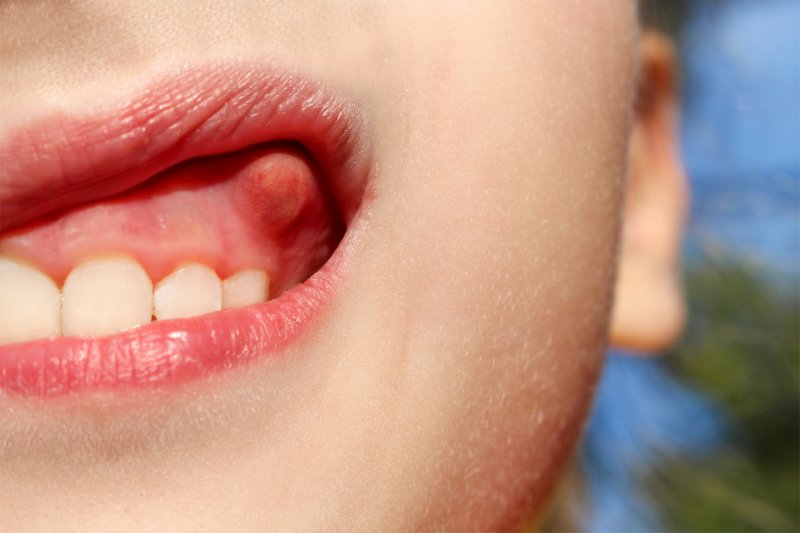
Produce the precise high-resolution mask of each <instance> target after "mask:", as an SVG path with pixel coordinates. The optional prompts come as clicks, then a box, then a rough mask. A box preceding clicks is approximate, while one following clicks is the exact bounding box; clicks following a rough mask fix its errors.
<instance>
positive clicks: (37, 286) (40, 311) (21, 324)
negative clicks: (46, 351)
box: [0, 258, 61, 344]
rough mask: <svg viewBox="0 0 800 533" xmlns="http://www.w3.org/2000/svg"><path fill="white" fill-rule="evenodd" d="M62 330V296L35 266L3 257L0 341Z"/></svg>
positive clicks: (4, 342) (29, 337)
mask: <svg viewBox="0 0 800 533" xmlns="http://www.w3.org/2000/svg"><path fill="white" fill-rule="evenodd" d="M60 333H61V295H60V294H59V292H58V287H57V286H56V284H55V283H53V281H52V280H51V279H50V278H49V277H47V276H45V275H44V274H43V273H42V272H40V271H39V270H37V269H36V268H34V267H31V266H28V265H26V264H23V263H19V262H16V261H12V260H10V259H3V258H0V344H10V343H13V342H24V341H28V340H32V339H39V338H45V337H53V336H57V335H59V334H60Z"/></svg>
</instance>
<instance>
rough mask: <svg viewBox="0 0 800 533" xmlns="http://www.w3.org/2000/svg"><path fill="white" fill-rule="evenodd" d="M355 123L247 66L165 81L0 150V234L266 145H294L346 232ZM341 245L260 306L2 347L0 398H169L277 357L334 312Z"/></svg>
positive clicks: (50, 123) (318, 92)
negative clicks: (129, 394) (190, 163)
mask: <svg viewBox="0 0 800 533" xmlns="http://www.w3.org/2000/svg"><path fill="white" fill-rule="evenodd" d="M357 119H358V115H357V113H355V112H354V109H353V107H352V106H350V105H349V104H347V102H346V101H345V100H344V99H342V98H341V97H339V96H337V95H335V94H331V93H329V92H327V91H325V90H324V89H323V88H321V87H319V86H317V85H316V84H314V83H312V82H310V81H308V80H306V79H303V78H300V77H298V76H295V75H291V74H284V73H279V72H276V71H274V70H271V69H269V68H265V67H264V66H258V65H252V64H240V65H233V66H232V65H211V66H206V67H203V68H199V69H191V70H186V71H182V72H180V73H177V74H175V73H173V74H170V75H167V76H165V77H163V78H162V79H161V80H159V81H158V82H156V83H153V84H152V85H151V86H150V87H149V88H147V89H146V90H145V91H144V92H143V93H141V95H140V96H138V97H135V98H133V99H132V100H130V101H129V102H127V103H126V104H125V105H123V106H122V107H119V108H117V109H106V110H102V111H98V112H95V113H93V114H92V115H91V116H88V117H82V118H77V119H76V118H71V117H66V116H50V117H45V118H44V119H41V120H38V121H36V122H35V123H32V124H29V125H27V126H26V127H24V128H23V129H19V130H16V131H15V132H14V133H13V134H12V136H11V137H9V138H8V139H7V140H5V141H2V142H0V230H3V231H5V230H8V229H10V228H12V227H15V226H17V225H20V224H23V223H25V222H28V221H30V220H31V219H33V218H35V217H38V216H42V215H44V214H47V213H50V212H52V211H55V210H58V209H61V208H65V207H68V206H71V205H75V204H78V203H83V202H89V201H92V200H96V199H99V198H103V197H107V196H110V195H113V194H117V193H120V192H122V191H124V190H127V189H129V188H131V187H134V186H135V185H137V184H139V183H141V182H143V181H145V180H147V179H149V178H150V177H152V176H154V175H155V174H157V173H158V172H159V171H161V170H163V169H165V168H167V167H170V166H172V165H175V164H177V163H179V162H181V161H183V160H186V159H190V158H193V157H199V156H205V155H212V154H217V153H225V152H231V151H235V150H239V149H243V148H246V147H248V146H251V145H254V144H258V143H263V142H268V141H274V140H293V141H298V142H300V143H302V144H303V145H304V146H305V147H306V148H307V149H308V150H309V152H310V153H311V154H312V155H313V156H314V158H315V159H316V161H317V163H318V164H319V165H320V167H321V169H322V170H323V173H324V174H325V175H326V177H327V181H328V183H327V185H328V186H329V187H330V188H331V191H332V193H333V195H334V196H335V197H336V198H337V202H338V204H339V209H340V210H341V214H342V215H343V217H344V218H345V220H346V221H347V222H348V223H352V222H353V217H354V216H355V212H356V210H357V208H358V206H359V204H360V201H361V197H362V194H363V191H364V188H365V186H366V181H367V175H368V161H367V157H366V155H365V154H366V150H365V149H364V147H363V145H361V144H360V142H361V137H360V136H359V130H358V121H357ZM346 246H347V236H346V237H345V240H344V241H343V242H342V243H341V244H340V246H339V248H338V249H337V251H336V252H335V253H334V256H333V257H331V258H330V259H329V261H328V263H327V264H326V265H325V266H324V267H323V268H322V269H320V270H319V271H318V272H316V273H315V274H314V275H312V276H311V278H309V279H308V280H307V281H306V282H305V283H303V284H301V285H299V286H297V287H295V288H294V289H291V290H289V291H287V292H285V293H284V294H282V295H281V296H279V297H278V298H276V299H274V300H271V301H269V302H266V303H263V304H258V305H254V306H250V307H247V308H244V309H235V310H226V311H222V312H218V313H213V314H209V315H204V316H200V317H196V318H192V319H185V320H170V321H163V322H153V323H151V324H149V325H146V326H142V327H139V328H136V329H134V330H130V331H127V332H123V333H120V334H116V335H111V336H108V337H102V338H69V337H64V338H57V339H52V340H38V341H32V342H26V343H22V344H16V345H8V346H2V347H0V389H3V390H4V391H6V392H7V393H10V394H16V395H25V396H55V395H60V394H64V393H68V392H77V391H82V390H96V389H110V388H113V389H117V388H120V387H130V386H133V387H153V386H168V385H173V384H178V383H181V382H185V381H187V380H190V379H194V378H197V377H200V376H203V375H208V374H210V373H213V372H216V371H219V370H222V369H226V368H231V367H234V366H238V365H241V364H243V363H246V362H248V361H250V360H252V359H255V358H259V357H266V356H268V355H269V354H274V353H275V352H277V351H278V350H279V349H280V348H282V347H284V346H286V345H287V344H288V343H290V342H292V341H293V340H295V339H297V338H298V336H300V335H301V334H302V333H303V332H304V331H306V330H307V327H308V325H309V324H310V323H311V322H312V321H313V319H314V317H315V316H317V315H318V314H319V311H320V310H321V309H322V308H323V306H324V304H325V302H326V301H327V300H328V299H329V296H330V294H331V291H332V289H333V288H334V286H335V282H336V279H337V278H338V277H339V275H340V272H341V270H342V268H341V267H342V263H343V262H342V260H341V255H342V252H343V250H342V249H343V248H345V247H346Z"/></svg>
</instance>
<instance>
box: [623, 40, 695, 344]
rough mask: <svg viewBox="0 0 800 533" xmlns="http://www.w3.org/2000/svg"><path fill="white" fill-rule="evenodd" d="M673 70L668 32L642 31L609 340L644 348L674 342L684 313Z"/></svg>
mask: <svg viewBox="0 0 800 533" xmlns="http://www.w3.org/2000/svg"><path fill="white" fill-rule="evenodd" d="M676 72H677V66H676V59H675V52H674V48H673V46H672V43H671V42H670V40H669V39H668V38H666V37H665V36H663V35H661V34H658V33H655V32H652V31H647V30H646V31H644V33H643V35H642V37H641V43H640V49H639V91H638V98H637V102H636V107H635V118H634V125H633V129H632V133H631V141H630V151H629V161H628V182H627V191H626V201H625V211H624V225H623V232H622V242H621V248H620V257H619V268H618V274H617V284H616V290H615V301H614V308H613V313H612V319H611V332H610V340H611V344H612V345H613V346H614V347H616V348H622V349H628V350H633V351H637V352H645V353H653V352H658V351H660V350H663V349H665V348H667V347H669V346H670V345H671V344H672V343H674V342H675V341H676V340H677V339H678V337H679V336H680V334H681V332H682V330H683V327H684V323H685V320H686V304H685V302H684V299H683V294H682V287H681V275H680V250H681V238H682V234H683V227H684V223H685V218H686V213H687V207H688V201H689V200H688V187H687V180H686V175H685V172H684V169H683V164H682V161H681V157H680V150H679V146H678V112H679V110H678V98H677V73H676Z"/></svg>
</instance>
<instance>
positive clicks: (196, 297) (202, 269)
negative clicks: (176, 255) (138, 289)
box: [154, 263, 222, 320]
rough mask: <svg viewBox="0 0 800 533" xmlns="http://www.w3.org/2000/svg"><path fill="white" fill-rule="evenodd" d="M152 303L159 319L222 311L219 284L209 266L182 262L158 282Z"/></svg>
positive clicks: (220, 287) (220, 285)
mask: <svg viewBox="0 0 800 533" xmlns="http://www.w3.org/2000/svg"><path fill="white" fill-rule="evenodd" d="M154 301H155V316H156V318H157V319H159V320H164V319H168V318H189V317H193V316H197V315H202V314H205V313H211V312H213V311H219V310H220V309H221V308H222V284H221V283H220V281H219V277H218V276H217V273H216V272H214V271H213V270H212V269H210V268H209V267H207V266H205V265H201V264H199V263H186V264H184V265H183V266H181V267H180V268H178V269H177V270H176V271H175V272H173V273H172V274H170V275H169V276H167V277H166V278H164V279H163V280H161V282H160V283H159V284H158V285H157V286H156V291H155V296H154Z"/></svg>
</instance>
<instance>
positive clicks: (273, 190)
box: [0, 143, 343, 295]
mask: <svg viewBox="0 0 800 533" xmlns="http://www.w3.org/2000/svg"><path fill="white" fill-rule="evenodd" d="M319 178H320V176H319V171H318V169H317V168H316V166H315V165H314V162H313V161H312V160H311V159H310V158H309V157H308V156H307V155H306V154H305V152H304V151H303V150H302V149H300V148H299V147H296V146H293V145H288V144H280V143H274V144H271V145H268V146H264V147H257V148H250V149H247V150H243V151H240V152H236V153H232V154H225V155H221V156H212V157H207V158H201V159H196V160H190V161H187V162H185V163H183V164H181V165H178V166H176V167H173V168H171V169H168V170H166V171H164V172H162V173H161V174H159V175H158V176H156V177H154V178H152V179H151V180H148V181H147V182H145V183H143V184H142V185H140V186H139V187H137V188H135V189H132V190H130V191H127V192H125V193H123V194H121V195H117V196H114V197H112V198H107V199H104V200H101V201H98V202H93V203H91V204H86V205H82V206H78V207H76V208H73V209H70V210H69V211H66V212H61V213H54V214H50V215H48V216H47V217H44V218H40V219H39V220H38V221H37V222H35V223H34V224H29V225H27V226H23V227H19V228H16V229H14V230H13V231H11V232H9V233H7V234H4V235H0V256H10V257H16V258H19V259H23V260H26V261H29V262H31V263H33V264H35V265H36V266H37V267H38V268H40V269H41V270H42V271H44V272H45V273H46V274H48V275H49V276H50V277H51V278H52V279H53V280H54V281H55V282H56V283H57V284H59V285H61V284H62V283H63V281H64V278H66V276H67V274H69V272H70V271H71V270H72V268H74V267H75V266H76V265H77V264H79V263H81V262H82V261H85V260H87V259H89V258H92V257H95V256H101V255H106V254H108V253H111V252H113V253H125V254H128V255H131V256H132V257H134V258H135V259H137V260H138V261H139V262H140V263H141V264H142V266H143V267H144V268H145V270H146V271H147V272H148V274H149V275H150V277H151V279H152V280H153V281H154V282H158V281H159V280H161V279H162V278H164V277H165V276H166V275H168V274H169V273H170V272H171V271H172V270H174V269H175V268H176V267H177V266H178V265H180V264H181V263H184V262H186V261H197V262H200V263H203V264H205V265H208V266H209V267H211V268H213V269H214V270H216V271H217V273H218V274H219V276H220V277H221V278H223V279H224V278H225V277H228V276H230V275H232V274H234V273H235V272H237V271H239V270H243V269H246V268H256V269H261V270H265V271H267V272H268V274H269V276H270V278H271V291H270V292H271V293H272V294H273V295H277V294H279V293H280V292H282V291H283V290H285V289H287V288H289V287H291V286H293V285H295V284H296V283H298V282H301V281H303V280H305V279H306V278H307V277H308V276H310V275H311V274H312V273H313V272H314V271H315V270H317V269H318V268H319V267H320V266H321V265H322V264H323V263H324V262H325V260H326V259H327V258H328V257H329V256H330V255H331V254H332V252H333V250H334V248H335V246H336V245H337V243H338V241H339V240H340V238H341V235H342V232H343V228H342V224H341V222H340V220H339V219H338V216H337V213H336V209H335V206H334V205H333V203H332V201H331V200H330V197H329V195H328V194H327V192H326V191H325V190H324V189H323V185H322V183H323V182H322V180H321V179H319Z"/></svg>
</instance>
